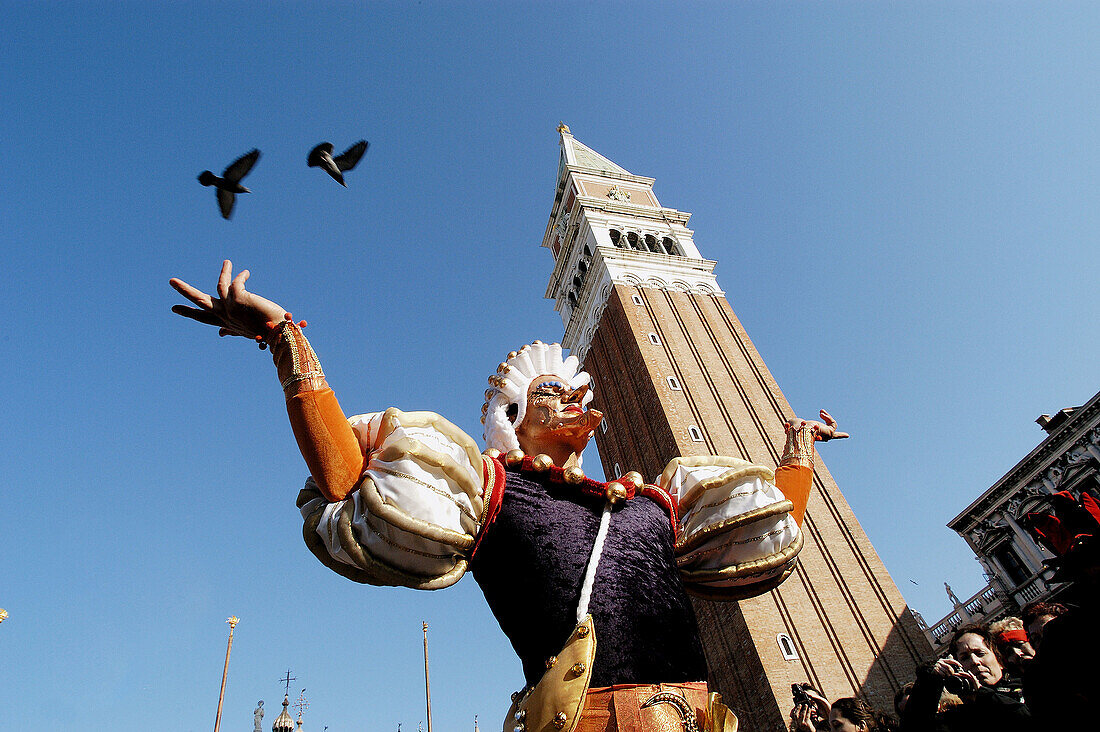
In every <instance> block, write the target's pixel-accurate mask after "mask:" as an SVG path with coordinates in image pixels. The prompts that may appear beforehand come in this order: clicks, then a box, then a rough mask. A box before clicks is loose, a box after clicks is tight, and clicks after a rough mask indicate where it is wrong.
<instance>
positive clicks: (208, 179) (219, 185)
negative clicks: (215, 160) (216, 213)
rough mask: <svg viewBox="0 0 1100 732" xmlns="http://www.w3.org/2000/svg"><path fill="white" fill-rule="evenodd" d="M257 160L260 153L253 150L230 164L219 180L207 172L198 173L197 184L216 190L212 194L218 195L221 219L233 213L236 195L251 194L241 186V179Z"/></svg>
mask: <svg viewBox="0 0 1100 732" xmlns="http://www.w3.org/2000/svg"><path fill="white" fill-rule="evenodd" d="M259 158H260V151H259V150H257V149H255V148H253V149H252V150H250V151H249V152H246V153H245V154H244V155H242V156H240V157H239V158H237V159H236V160H234V161H233V162H232V163H230V164H229V167H227V168H226V169H225V172H224V173H222V177H221V178H219V177H218V176H216V175H214V174H213V173H211V172H210V171H209V170H204V171H202V172H201V173H199V183H202V184H203V185H204V186H214V188H215V189H216V190H215V191H214V192H215V193H216V194H217V195H218V208H220V209H221V210H222V218H223V219H228V218H229V215H230V214H232V213H233V204H234V203H236V202H237V194H238V193H251V192H252V191H250V190H248V189H247V188H245V187H244V186H242V185H241V178H243V177H245V176H246V175H248V171H250V170H252V166H253V165H255V164H256V161H257V160H259Z"/></svg>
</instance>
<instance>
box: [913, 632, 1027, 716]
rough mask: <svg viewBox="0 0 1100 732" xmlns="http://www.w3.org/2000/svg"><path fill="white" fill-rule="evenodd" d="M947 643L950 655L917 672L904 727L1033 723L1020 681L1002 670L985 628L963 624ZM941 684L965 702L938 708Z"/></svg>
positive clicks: (997, 652)
mask: <svg viewBox="0 0 1100 732" xmlns="http://www.w3.org/2000/svg"><path fill="white" fill-rule="evenodd" d="M950 647H951V652H952V654H953V655H954V658H951V657H949V658H941V659H940V660H939V661H936V663H935V664H934V665H932V666H930V667H924V668H922V669H920V670H919V671H918V672H917V680H916V682H915V683H914V684H913V692H912V694H911V695H910V696H909V700H908V701H907V702H906V704H905V712H904V714H903V715H902V719H901V729H902V732H926V731H935V732H940V731H946V732H956V731H958V732H963V731H964V730H965V731H966V732H971V731H972V730H975V729H988V730H998V731H1000V730H1007V731H1008V732H1014V731H1015V730H1028V729H1031V728H1032V725H1031V716H1030V715H1029V714H1028V711H1027V707H1026V706H1024V703H1023V696H1022V693H1021V690H1020V681H1019V679H1016V678H1014V677H1011V676H1009V675H1008V674H1007V673H1006V672H1005V665H1004V660H1003V659H1002V658H1001V656H1000V652H999V651H998V650H997V645H996V643H994V640H993V636H992V634H990V632H989V630H988V629H987V628H986V627H985V626H982V625H964V626H963V627H961V628H959V629H958V630H956V631H955V633H954V635H953V636H952V637H951V646H950ZM945 689H946V690H947V691H949V692H951V693H954V694H957V695H958V696H959V697H960V698H961V699H962V700H963V703H962V704H960V705H958V706H954V707H951V708H950V709H947V710H945V711H943V712H942V713H937V708H938V706H939V701H940V696H941V694H942V693H943V691H944V690H945Z"/></svg>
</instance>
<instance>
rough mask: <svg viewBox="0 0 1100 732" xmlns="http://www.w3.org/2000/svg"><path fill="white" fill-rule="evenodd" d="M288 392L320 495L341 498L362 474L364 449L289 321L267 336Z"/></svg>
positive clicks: (296, 432) (299, 438)
mask: <svg viewBox="0 0 1100 732" xmlns="http://www.w3.org/2000/svg"><path fill="white" fill-rule="evenodd" d="M266 340H267V343H268V344H269V345H270V346H271V355H272V358H273V359H274V360H275V366H276V368H277V369H278V372H279V380H280V381H281V382H282V385H283V392H284V394H285V395H286V411H287V414H288V415H289V417H290V426H291V428H292V429H293V430H294V438H295V439H296V440H297V441H298V449H299V450H301V452H302V457H304V458H305V461H306V465H307V466H309V471H310V474H311V475H312V476H313V479H314V480H315V481H316V482H317V487H318V488H320V489H321V493H323V494H324V496H325V498H327V499H328V500H330V501H339V500H341V499H343V498H344V497H345V496H347V495H348V493H351V491H352V489H353V488H354V487H355V484H356V483H358V482H359V476H360V475H361V474H362V472H363V464H364V462H365V461H364V458H363V451H362V450H361V449H360V447H359V439H358V437H356V435H355V431H354V430H352V428H351V425H350V424H348V420H347V418H346V417H345V416H344V411H343V410H342V409H341V408H340V404H339V402H337V401H336V394H335V393H333V391H332V389H330V388H329V386H328V383H327V382H326V381H325V374H324V372H323V371H322V370H321V363H320V361H318V360H317V355H316V354H315V353H314V352H313V349H312V348H311V347H310V345H309V341H307V340H306V337H305V335H303V334H302V330H301V328H300V327H298V326H297V325H296V324H294V323H293V322H290V321H289V320H285V321H282V322H280V323H279V324H278V325H276V326H275V327H274V328H273V329H272V332H271V334H270V335H269V336H268V338H267V339H266Z"/></svg>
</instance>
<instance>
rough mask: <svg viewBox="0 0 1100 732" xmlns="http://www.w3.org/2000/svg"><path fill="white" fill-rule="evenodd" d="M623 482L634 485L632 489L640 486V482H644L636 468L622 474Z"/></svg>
mask: <svg viewBox="0 0 1100 732" xmlns="http://www.w3.org/2000/svg"><path fill="white" fill-rule="evenodd" d="M623 482H624V483H629V484H631V485H632V486H634V490H638V489H639V488H641V487H642V483H643V482H645V481H644V480H643V478H642V474H641V473H639V472H638V471H637V470H631V471H630V472H629V473H627V474H626V475H624V476H623Z"/></svg>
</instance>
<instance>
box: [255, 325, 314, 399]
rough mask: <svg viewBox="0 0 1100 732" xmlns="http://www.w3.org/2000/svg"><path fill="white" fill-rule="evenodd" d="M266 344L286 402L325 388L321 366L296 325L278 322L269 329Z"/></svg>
mask: <svg viewBox="0 0 1100 732" xmlns="http://www.w3.org/2000/svg"><path fill="white" fill-rule="evenodd" d="M267 341H268V343H269V344H270V345H271V358H272V360H274V361H275V367H276V368H277V369H278V371H279V381H280V383H281V384H282V387H283V393H284V394H285V395H286V396H287V397H288V398H289V397H292V396H295V395H296V394H300V393H302V392H304V391H317V390H318V389H324V388H325V387H326V386H328V384H327V383H326V382H325V372H324V371H323V370H322V369H321V362H320V361H319V360H318V359H317V354H316V353H314V352H313V348H312V346H310V345H309V341H308V340H306V337H305V335H304V334H303V333H302V329H301V327H300V326H299V325H298V324H297V323H295V322H293V321H290V320H280V321H279V322H278V323H277V324H275V326H274V327H273V328H272V329H271V333H270V335H268V337H267Z"/></svg>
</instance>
